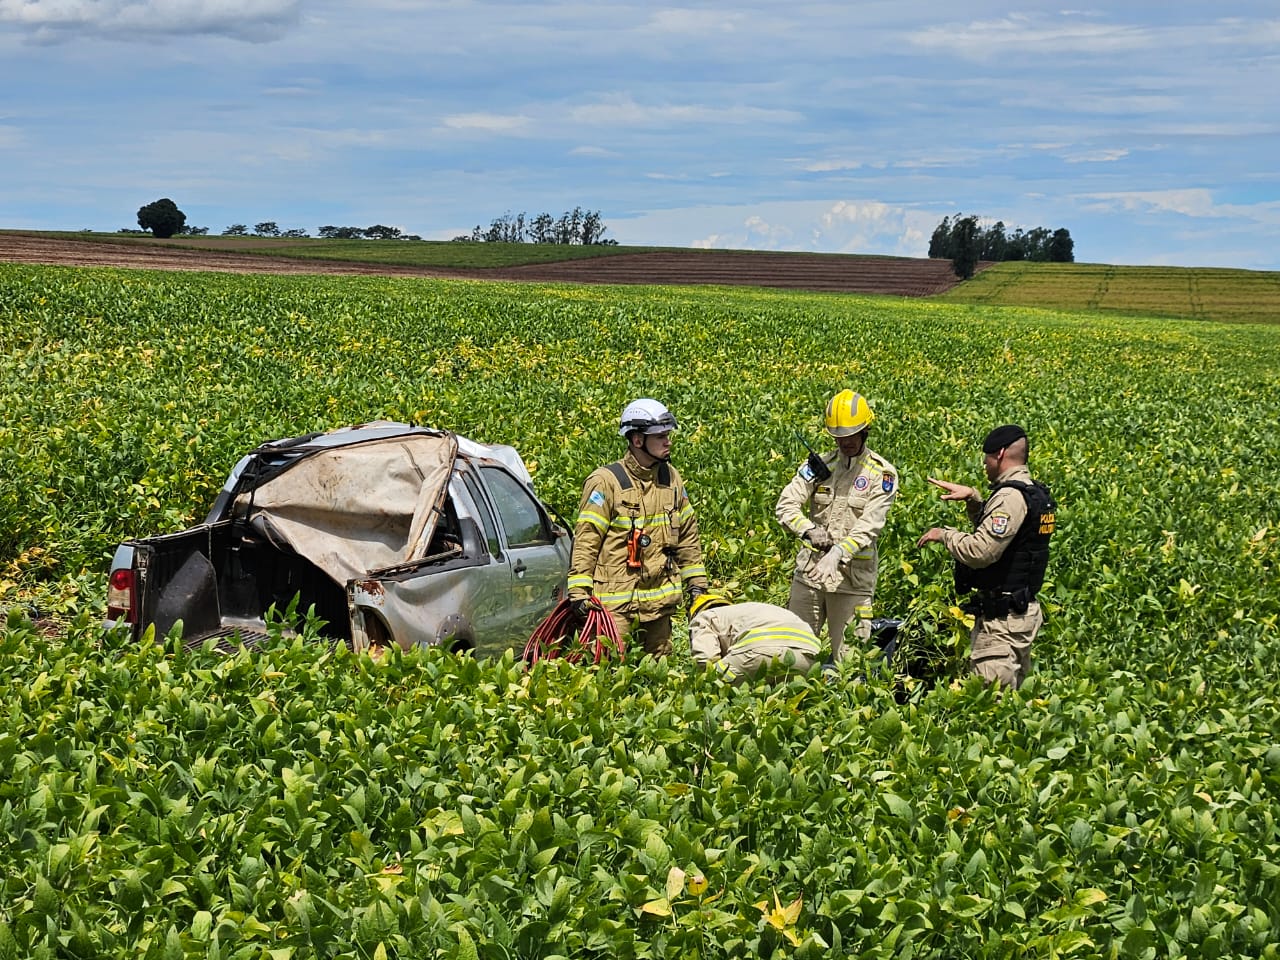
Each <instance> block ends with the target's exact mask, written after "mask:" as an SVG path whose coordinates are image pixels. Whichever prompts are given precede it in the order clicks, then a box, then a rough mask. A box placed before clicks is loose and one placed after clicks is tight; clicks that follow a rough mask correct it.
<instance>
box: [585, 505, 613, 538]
mask: <svg viewBox="0 0 1280 960" xmlns="http://www.w3.org/2000/svg"><path fill="white" fill-rule="evenodd" d="M584 520H585V521H586V522H587V523H589V524H591V525H592V526H593V527H595V528H596V529H597V530H599V531H600V532H601V533H604V532H605V530H607V529H608V528H609V521H608V520H606V519H605V518H604V515H603V514H599V513H596V512H594V511H592V510H583V511H582V512H581V513H579V514H578V522H579V523H582V522H583V521H584Z"/></svg>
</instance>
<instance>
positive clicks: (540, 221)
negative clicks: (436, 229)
mask: <svg viewBox="0 0 1280 960" xmlns="http://www.w3.org/2000/svg"><path fill="white" fill-rule="evenodd" d="M608 229H609V228H608V227H606V226H605V225H604V221H603V220H602V219H600V211H599V210H583V209H582V208H581V207H574V208H573V209H572V210H568V211H566V212H565V213H564V214H562V215H561V216H560V218H559V219H555V218H553V217H552V216H551V214H549V213H540V214H538V215H537V216H536V217H528V216H526V215H525V214H524V213H517V214H515V215H514V216H513V215H512V214H511V213H504V214H503V215H502V216H500V217H498V218H496V219H495V220H493V221H492V222H491V223H490V224H489V227H488V229H485V228H484V227H481V226H476V228H475V229H474V230H472V231H471V235H470V236H466V235H463V236H458V237H454V238H453V239H454V242H455V243H576V244H582V245H584V246H590V245H592V244H613V245H616V244H617V242H618V241H616V240H606V239H604V235H605V232H606V231H607V230H608Z"/></svg>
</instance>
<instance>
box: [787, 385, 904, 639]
mask: <svg viewBox="0 0 1280 960" xmlns="http://www.w3.org/2000/svg"><path fill="white" fill-rule="evenodd" d="M874 419H875V414H873V413H872V412H871V407H870V406H868V404H867V401H866V400H864V399H863V398H862V397H861V396H860V395H859V394H857V393H854V392H853V391H852V390H842V391H840V392H839V393H837V394H836V395H835V396H834V397H832V398H831V400H830V401H828V403H827V409H826V416H825V424H826V428H827V433H829V434H830V435H831V436H832V437H833V438H835V441H836V446H837V448H838V449H837V450H836V451H835V452H834V453H829V454H826V455H824V456H821V457H820V456H818V455H817V454H812V455H810V457H809V459H808V460H806V461H805V462H804V463H802V464H801V465H800V469H799V470H797V471H796V475H795V476H794V477H792V478H791V482H790V483H788V484H787V485H786V487H784V488H783V490H782V495H781V496H780V497H778V505H777V509H776V511H775V513H776V515H777V517H778V522H779V523H781V524H782V525H783V526H784V527H786V528H787V529H788V530H790V531H791V532H792V533H794V534H796V535H797V536H798V537H800V539H801V541H802V546H801V547H800V553H799V555H798V556H797V557H796V570H795V575H794V577H793V578H792V580H791V596H790V599H789V600H788V603H787V607H788V608H789V609H790V610H791V612H792V613H795V614H797V615H798V616H799V617H800V618H801V619H802V620H804V622H805V623H807V624H808V625H809V626H810V628H811V629H812V630H813V632H814V633H815V634H816V633H819V632H820V631H821V630H822V624H823V623H824V622H825V623H826V625H827V632H828V634H829V636H830V638H831V659H832V660H833V661H837V662H838V661H840V660H842V659H843V658H844V657H845V656H846V655H848V651H847V650H846V648H845V645H844V637H845V628H846V627H847V626H848V625H849V623H850V622H854V632H855V634H856V635H857V636H858V637H859V638H861V639H862V640H864V641H865V640H868V639H869V638H870V636H871V619H870V618H871V600H872V597H873V596H874V595H875V590H876V562H877V557H878V553H877V546H876V542H877V540H878V539H879V537H880V531H881V530H882V529H883V528H884V522H885V518H886V517H887V516H888V514H889V507H891V506H892V505H893V501H894V499H895V498H896V497H897V495H898V471H897V470H895V469H894V466H893V464H891V463H890V462H889V461H888V460H885V459H884V458H883V457H881V456H880V455H879V454H877V453H876V452H875V451H873V450H870V449H869V448H868V447H867V445H866V443H867V435H868V433H869V428H870V426H871V421H872V420H874Z"/></svg>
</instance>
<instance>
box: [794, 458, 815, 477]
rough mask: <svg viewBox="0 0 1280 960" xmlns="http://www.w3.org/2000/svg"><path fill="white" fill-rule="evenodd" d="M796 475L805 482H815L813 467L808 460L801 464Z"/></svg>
mask: <svg viewBox="0 0 1280 960" xmlns="http://www.w3.org/2000/svg"><path fill="white" fill-rule="evenodd" d="M796 475H797V476H798V477H800V479H801V480H803V481H804V482H805V483H813V468H812V467H810V466H809V461H808V460H806V461H805V462H804V463H802V464H800V469H799V470H797V471H796Z"/></svg>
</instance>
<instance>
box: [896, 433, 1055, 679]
mask: <svg viewBox="0 0 1280 960" xmlns="http://www.w3.org/2000/svg"><path fill="white" fill-rule="evenodd" d="M1027 451H1028V441H1027V435H1026V432H1025V431H1023V429H1022V428H1021V427H1019V426H1017V425H1015V424H1009V425H1006V426H1003V427H997V428H996V429H994V430H992V431H991V432H990V433H989V434H987V437H986V439H985V440H984V441H983V444H982V454H983V466H984V468H985V470H986V474H987V480H988V481H990V483H991V493H990V495H989V496H988V497H986V498H985V499H983V497H982V494H980V493H979V492H978V491H977V490H975V489H973V488H972V487H967V486H964V485H962V484H958V483H948V482H947V481H945V480H935V479H934V478H933V477H929V478H928V480H929V482H930V483H932V484H933V485H934V486H936V487H940V488H941V489H942V491H943V494H942V499H943V500H959V501H963V502H964V505H965V508H966V510H967V511H968V514H969V519H970V520H971V521H972V522H973V525H974V530H973V532H972V533H962V532H961V531H959V530H954V529H952V528H951V527H934V528H932V529H931V530H928V531H926V532H925V534H924V535H923V536H922V537H921V538H920V540H919V541H918V543H917V545H918V546H921V547H923V546H924V545H925V544H927V543H941V544H942V545H943V546H944V547H946V549H947V552H948V553H950V554H951V556H952V558H953V559H954V560H955V581H956V590H957V592H958V593H959V594H961V595H962V596H963V595H965V594H972V596H971V597H970V598H969V599H968V601H967V602H966V603H965V604H964V610H965V611H966V612H968V613H971V614H973V617H974V622H973V631H972V633H971V635H970V640H971V647H970V653H969V658H970V662H971V665H972V667H973V671H974V673H976V674H978V675H979V676H980V677H982V678H983V680H985V681H986V682H987V683H989V684H990V683H1000V684H1002V685H1004V686H1010V687H1019V686H1021V685H1022V682H1023V681H1024V680H1025V679H1026V677H1027V673H1028V671H1029V670H1030V669H1031V644H1032V641H1034V640H1035V637H1036V634H1037V633H1038V632H1039V630H1040V627H1041V625H1042V624H1043V623H1044V615H1043V613H1042V612H1041V610H1040V604H1039V603H1038V602H1037V600H1036V594H1037V593H1039V591H1040V587H1041V586H1042V585H1043V583H1044V573H1045V567H1046V566H1047V565H1048V562H1049V540H1050V538H1051V537H1052V536H1053V530H1054V526H1055V524H1056V516H1055V514H1056V511H1057V504H1056V503H1054V500H1053V496H1052V495H1051V494H1050V493H1049V488H1048V487H1046V486H1045V485H1044V484H1043V483H1040V482H1038V481H1035V480H1032V479H1031V473H1030V471H1029V470H1028V469H1027Z"/></svg>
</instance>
